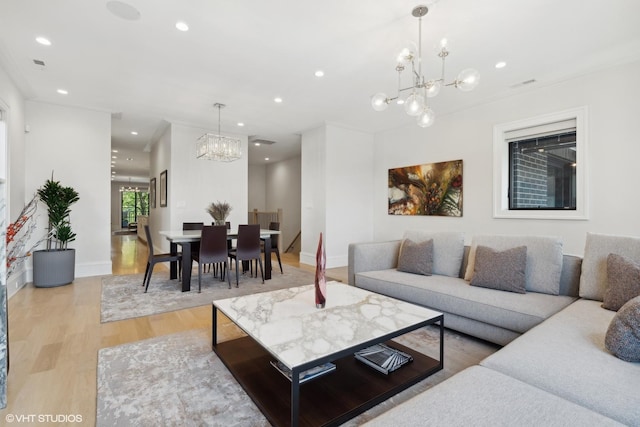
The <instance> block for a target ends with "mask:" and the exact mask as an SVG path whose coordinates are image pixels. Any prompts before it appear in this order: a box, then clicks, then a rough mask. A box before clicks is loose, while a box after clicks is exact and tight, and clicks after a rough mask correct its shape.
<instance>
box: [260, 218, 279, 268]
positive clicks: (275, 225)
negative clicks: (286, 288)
mask: <svg viewBox="0 0 640 427" xmlns="http://www.w3.org/2000/svg"><path fill="white" fill-rule="evenodd" d="M269 230H273V231H280V223H279V222H270V223H269ZM279 237H280V236H278V235H277V234H273V235H272V236H271V239H270V240H271V253H274V252H275V254H276V257H277V258H278V265H280V274H284V272H283V271H282V261H281V260H280V249H279V246H278V240H280V239H279ZM260 247H261V248H262V252H264V243H262V244H261V245H260Z"/></svg>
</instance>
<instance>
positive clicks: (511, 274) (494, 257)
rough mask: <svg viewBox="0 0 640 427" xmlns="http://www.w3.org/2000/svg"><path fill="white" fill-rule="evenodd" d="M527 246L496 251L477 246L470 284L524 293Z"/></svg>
mask: <svg viewBox="0 0 640 427" xmlns="http://www.w3.org/2000/svg"><path fill="white" fill-rule="evenodd" d="M526 267H527V247H526V246H518V247H516V248H511V249H507V250H505V251H496V250H494V249H492V248H489V247H487V246H478V247H477V249H476V260H475V266H474V272H473V278H472V279H471V286H480V287H482V288H490V289H498V290H501V291H509V292H517V293H520V294H524V293H526V291H525V287H526V276H525V270H526Z"/></svg>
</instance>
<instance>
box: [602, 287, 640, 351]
mask: <svg viewBox="0 0 640 427" xmlns="http://www.w3.org/2000/svg"><path fill="white" fill-rule="evenodd" d="M604 345H605V347H606V348H607V350H609V351H610V352H611V353H613V354H614V355H615V356H616V357H618V358H619V359H622V360H626V361H627V362H640V296H638V297H635V298H633V299H631V300H629V301H628V302H627V303H626V304H625V305H623V306H622V308H621V309H620V310H618V312H617V313H616V315H615V316H613V319H612V320H611V323H610V324H609V329H607V334H606V335H605V339H604Z"/></svg>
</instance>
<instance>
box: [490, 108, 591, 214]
mask: <svg viewBox="0 0 640 427" xmlns="http://www.w3.org/2000/svg"><path fill="white" fill-rule="evenodd" d="M585 121H586V108H581V109H576V110H569V111H564V112H561V113H554V114H549V115H546V116H541V117H536V118H533V119H528V120H523V121H519V122H513V123H507V124H503V125H498V126H496V127H495V128H494V164H495V165H496V166H495V170H494V217H496V218H537V219H587V197H586V195H587V192H586V185H585V176H586V172H585V170H586V160H585V159H586V143H585V141H586V135H585V131H584V129H585Z"/></svg>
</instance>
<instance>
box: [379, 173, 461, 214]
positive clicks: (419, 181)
mask: <svg viewBox="0 0 640 427" xmlns="http://www.w3.org/2000/svg"><path fill="white" fill-rule="evenodd" d="M388 198H389V210H388V213H389V215H438V216H455V217H461V216H462V160H452V161H448V162H440V163H429V164H425V165H417V166H405V167H402V168H396V169H389V192H388Z"/></svg>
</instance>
